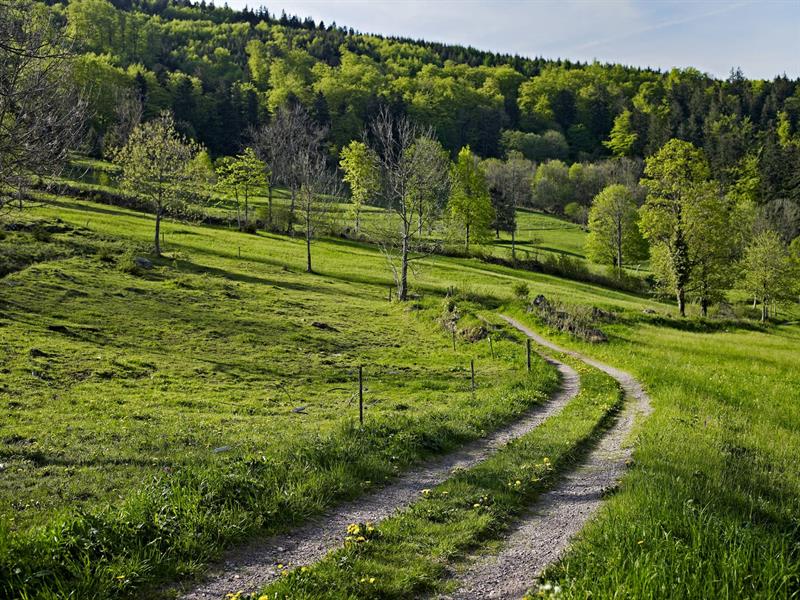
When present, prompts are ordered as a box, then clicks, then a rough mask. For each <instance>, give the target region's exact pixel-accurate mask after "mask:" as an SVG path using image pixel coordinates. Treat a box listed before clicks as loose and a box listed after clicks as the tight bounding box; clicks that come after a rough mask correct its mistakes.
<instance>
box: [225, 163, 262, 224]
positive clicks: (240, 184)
mask: <svg viewBox="0 0 800 600" xmlns="http://www.w3.org/2000/svg"><path fill="white" fill-rule="evenodd" d="M265 171H266V165H265V164H264V162H263V161H261V160H260V159H259V158H258V156H256V153H255V151H254V150H253V149H252V148H245V150H244V152H242V153H241V154H239V155H237V156H226V157H224V158H223V159H221V160H220V162H219V165H218V166H217V188H218V189H219V190H221V191H222V192H223V193H228V194H232V195H233V197H234V200H236V218H237V220H238V225H239V229H247V227H248V225H249V223H250V216H249V215H250V211H249V207H250V196H252V195H253V192H254V191H255V190H257V189H258V188H261V187H264V186H266V185H267V179H266V175H265ZM240 200H244V223H242V220H241V216H240V211H239V204H240Z"/></svg>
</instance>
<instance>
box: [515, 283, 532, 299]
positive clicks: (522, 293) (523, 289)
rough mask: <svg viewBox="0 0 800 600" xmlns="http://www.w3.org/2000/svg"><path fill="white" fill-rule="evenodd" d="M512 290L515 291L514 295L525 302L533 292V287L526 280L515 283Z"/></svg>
mask: <svg viewBox="0 0 800 600" xmlns="http://www.w3.org/2000/svg"><path fill="white" fill-rule="evenodd" d="M512 292H513V293H514V297H515V298H516V299H517V300H519V301H521V302H525V301H527V300H528V296H530V294H531V289H530V287H528V284H527V283H525V282H524V281H518V282H517V283H515V284H514V287H513V288H512Z"/></svg>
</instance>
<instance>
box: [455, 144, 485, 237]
mask: <svg viewBox="0 0 800 600" xmlns="http://www.w3.org/2000/svg"><path fill="white" fill-rule="evenodd" d="M451 181H452V187H451V191H450V200H449V201H448V207H449V209H450V215H451V216H452V217H453V219H454V220H455V222H456V223H458V224H459V225H461V226H462V227H463V228H464V248H465V249H466V251H467V252H469V243H470V237H471V238H472V239H473V240H475V239H478V240H480V239H484V238H486V237H487V234H488V233H489V231H490V229H489V228H490V227H491V224H492V221H493V220H494V209H493V208H492V200H491V198H490V196H489V189H488V187H487V185H486V176H485V175H484V173H483V171H482V170H481V168H480V164H479V163H478V157H476V156H475V155H474V154H473V153H472V151H471V150H470V149H469V146H465V147H464V148H462V149H461V150H460V151H459V153H458V158H457V159H456V163H455V164H454V165H453V170H452V175H451Z"/></svg>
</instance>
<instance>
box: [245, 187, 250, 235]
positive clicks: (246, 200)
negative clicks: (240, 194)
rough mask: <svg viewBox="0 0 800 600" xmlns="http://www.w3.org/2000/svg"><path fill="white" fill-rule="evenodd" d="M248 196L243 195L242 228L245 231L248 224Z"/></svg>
mask: <svg viewBox="0 0 800 600" xmlns="http://www.w3.org/2000/svg"><path fill="white" fill-rule="evenodd" d="M247 196H248V194H245V195H244V227H245V229H247V226H248V225H249V224H250V206H249V202H248V200H249V198H248V197H247Z"/></svg>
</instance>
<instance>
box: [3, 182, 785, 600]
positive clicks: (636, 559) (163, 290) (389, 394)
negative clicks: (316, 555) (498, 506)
mask: <svg viewBox="0 0 800 600" xmlns="http://www.w3.org/2000/svg"><path fill="white" fill-rule="evenodd" d="M526 218H529V219H530V221H529V222H528V224H527V225H526V227H528V228H529V230H532V229H534V228H535V227H537V224H538V226H540V225H541V221H539V220H538V216H537V215H528V216H526ZM58 219H61V221H58ZM151 220H152V217H151V216H149V215H146V214H141V213H135V212H132V211H128V210H124V209H120V208H115V207H109V206H105V205H98V204H92V203H88V202H83V201H77V200H73V199H69V198H64V197H61V198H51V199H50V202H49V203H48V204H46V205H43V206H41V207H39V208H35V209H32V210H30V211H28V212H26V213H24V214H23V215H14V216H13V217H10V218H9V217H6V220H5V223H4V227H3V234H2V235H3V239H2V240H0V248H2V259H3V261H4V264H6V265H13V272H12V273H10V274H9V275H6V276H5V277H4V278H3V279H2V281H0V331H2V347H3V352H2V360H1V362H0V369H2V372H3V375H4V377H3V382H2V384H0V385H1V387H0V410H2V412H3V421H2V426H0V427H1V428H0V457H2V458H0V462H2V463H3V466H2V475H3V477H2V479H0V514H2V519H0V534H2V535H0V575H2V576H1V577H0V580H2V581H3V582H4V586H5V589H4V594H5V595H7V596H15V595H20V592H19V590H22V589H28V590H30V594H29V595H30V597H37V594H38V595H39V597H57V596H58V595H59V594H61V593H65V592H66V590H67V589H78V593H79V595H80V596H81V597H103V596H109V595H121V594H125V593H137V592H138V593H140V594H141V593H143V592H142V590H147V589H148V588H147V587H146V586H147V583H148V582H149V581H153V580H157V579H159V578H164V577H168V578H173V577H179V576H186V575H188V574H192V573H194V572H196V571H197V570H198V569H199V568H200V565H201V564H202V563H203V562H204V561H206V560H208V558H209V557H211V556H213V555H214V554H215V552H216V551H217V549H218V548H219V547H220V546H221V545H223V544H227V543H231V542H232V541H234V540H236V539H240V538H243V537H246V536H247V535H250V534H252V533H253V532H254V531H256V530H257V529H259V528H264V529H267V530H274V529H276V528H281V527H287V526H290V525H291V524H292V523H295V522H298V521H300V520H302V519H304V518H305V517H306V516H308V515H309V514H311V513H314V512H316V511H318V510H320V509H321V508H322V507H323V506H325V505H327V504H329V503H331V502H333V501H335V500H337V499H339V498H345V497H352V496H355V495H357V494H359V493H360V492H361V491H362V490H364V489H366V488H369V487H371V486H373V485H375V484H376V482H380V481H382V480H383V479H384V478H386V477H391V475H392V474H393V473H394V472H396V471H397V470H398V469H402V468H406V467H407V466H408V465H410V464H411V463H412V462H414V461H416V460H419V459H420V458H422V457H424V456H426V455H429V454H431V453H433V452H438V451H441V450H444V449H447V448H452V447H455V446H456V445H458V444H460V443H462V442H464V441H465V440H468V439H471V438H474V437H476V436H479V435H481V432H482V431H485V430H487V429H489V428H493V427H496V426H498V425H499V424H500V423H502V422H505V421H508V420H510V419H512V418H513V417H514V416H515V415H518V414H519V413H520V412H521V411H523V410H524V409H525V408H526V407H528V406H531V405H532V404H533V403H535V402H537V401H540V400H541V399H542V398H543V397H544V396H545V394H546V393H547V391H548V390H550V389H552V386H553V384H554V375H553V372H552V370H551V369H549V368H547V367H546V366H545V365H544V364H543V363H537V365H536V369H535V371H534V374H533V375H532V376H530V377H528V376H526V375H525V374H524V373H523V372H522V365H523V354H522V352H521V348H520V345H519V343H518V342H517V341H515V340H513V339H510V338H509V339H503V338H501V337H497V339H494V340H493V347H494V352H495V353H496V358H494V359H492V357H491V348H490V346H489V343H488V340H486V339H485V338H482V337H481V330H480V328H481V327H482V326H483V322H482V321H481V320H480V319H479V318H478V317H479V316H482V315H484V314H489V313H491V312H492V311H493V310H496V309H500V308H501V307H502V310H506V311H511V312H515V311H516V313H517V314H518V316H520V317H522V318H525V319H528V320H529V322H530V323H531V325H533V326H534V327H538V328H540V329H542V326H541V325H540V324H538V323H537V322H536V321H535V320H532V319H531V317H530V316H528V315H526V314H522V313H520V312H519V311H521V306H520V305H519V304H517V302H516V301H515V300H514V295H513V293H512V288H513V286H514V284H516V283H519V282H527V283H528V284H529V285H530V288H531V292H532V294H538V293H543V294H545V295H546V296H548V297H550V298H556V299H559V298H560V299H561V300H565V301H568V302H569V303H570V304H573V305H581V306H585V307H590V306H599V307H602V308H604V309H606V310H611V311H614V313H615V314H616V318H615V321H614V322H613V323H611V324H603V325H601V326H602V328H603V329H604V331H605V332H606V333H607V334H608V335H609V336H610V343H608V344H606V345H586V344H582V343H580V342H579V341H577V340H576V339H573V338H567V337H563V336H561V335H560V334H557V333H556V332H553V331H547V334H548V335H550V336H553V337H556V338H558V337H561V338H562V339H561V340H560V341H561V342H562V343H563V344H565V345H568V346H573V347H576V348H580V349H582V350H583V351H585V352H586V353H587V354H590V355H594V356H597V357H598V358H602V359H603V360H605V361H606V362H609V363H611V364H614V365H616V366H620V367H623V368H627V369H629V370H630V371H631V372H633V373H634V374H635V375H637V376H638V377H640V378H641V380H642V381H643V382H644V383H645V385H646V386H647V388H648V390H649V391H650V393H651V395H652V397H653V399H654V402H655V408H656V412H655V413H654V415H653V416H652V417H651V418H650V419H649V420H648V421H647V422H646V423H645V424H644V425H643V427H642V429H641V432H640V435H639V437H638V439H637V442H638V444H639V447H638V449H637V451H636V454H635V464H634V465H633V467H632V469H631V471H630V473H629V474H628V475H627V477H626V478H625V480H624V482H623V485H622V486H621V489H620V490H619V492H618V494H616V495H615V496H614V497H613V498H612V499H611V501H610V502H609V503H608V506H607V509H606V510H605V511H604V513H603V514H602V516H601V517H600V519H599V520H598V521H597V522H596V523H595V524H594V525H592V526H590V527H589V529H588V530H587V531H586V532H585V534H584V536H583V538H582V541H581V542H580V543H579V544H578V545H576V547H575V549H574V551H573V552H572V553H571V554H570V555H569V556H568V557H567V559H565V561H563V562H562V563H561V564H560V565H558V566H557V567H556V568H555V569H553V570H552V571H551V572H550V573H549V575H548V576H549V577H551V578H553V579H558V580H559V581H560V582H561V585H562V586H563V587H565V588H566V589H567V594H568V595H570V596H574V597H585V596H586V595H587V594H590V593H591V594H592V595H593V596H595V597H605V596H608V595H610V594H611V593H613V591H614V590H620V589H622V590H624V593H625V594H627V595H629V596H631V597H642V596H644V597H647V596H661V597H663V596H664V595H666V594H667V590H677V592H676V594H677V595H679V596H684V597H697V598H706V597H709V596H720V595H722V596H723V597H724V596H727V597H743V596H770V597H792V594H796V592H797V589H798V585H800V580H799V579H798V577H799V575H798V564H800V560H798V558H799V557H798V548H797V532H798V529H797V523H798V518H799V517H800V506H799V505H798V498H800V473H798V468H797V463H796V459H795V458H794V457H796V456H797V455H798V453H800V434H798V431H800V413H799V412H798V406H800V404H799V403H798V400H800V398H798V396H797V392H796V390H797V389H800V379H798V371H797V368H796V359H797V353H796V348H797V344H798V341H800V328H798V327H797V325H782V326H778V327H773V328H762V327H756V326H751V325H748V324H747V323H737V322H725V321H696V320H687V321H681V320H678V319H677V318H675V316H674V310H673V309H672V307H671V306H668V305H664V304H660V303H658V302H655V301H650V300H647V299H645V298H642V297H638V296H632V295H629V294H625V293H622V292H616V291H612V290H607V289H603V288H598V287H594V286H591V285H588V284H582V283H576V282H571V281H567V280H563V279H559V278H556V277H550V276H546V275H541V274H534V273H528V272H521V271H515V270H513V269H511V268H507V267H502V266H498V265H490V264H486V263H484V262H480V261H477V260H475V259H463V258H444V257H433V258H431V259H429V260H427V261H426V262H425V263H424V265H423V266H422V268H421V270H420V272H419V273H418V274H417V275H416V276H415V277H414V280H413V284H414V290H415V291H416V292H417V293H418V294H419V298H417V299H415V300H413V301H412V302H410V303H408V304H407V305H398V304H389V303H388V302H387V300H386V295H387V290H388V286H389V285H390V281H391V280H390V276H389V270H388V268H387V267H386V264H385V261H384V259H383V257H382V256H381V255H380V254H379V253H378V252H376V251H375V249H374V248H372V247H370V246H364V245H359V244H357V243H353V242H346V241H341V240H327V241H321V242H319V243H317V244H315V247H314V251H315V253H316V257H317V258H316V265H317V269H318V273H317V274H315V275H307V274H305V273H303V272H302V269H303V267H304V251H305V249H304V245H303V241H302V240H298V239H292V238H289V237H285V236H276V235H271V234H263V233H259V234H257V235H249V234H243V233H239V232H235V231H232V230H228V229H224V228H211V227H203V226H193V225H186V224H179V223H174V222H168V223H167V225H166V252H167V256H166V257H165V258H164V259H163V260H160V261H156V264H155V265H154V268H152V269H142V268H137V267H135V265H134V263H133V258H134V257H135V256H139V255H141V256H144V255H145V254H146V251H147V243H148V242H149V240H150V236H151V231H152V222H151ZM553 235H554V236H555V237H558V238H559V239H560V240H561V242H559V243H561V244H563V246H561V247H562V248H564V249H565V251H569V250H568V248H569V244H570V243H572V244H573V246H572V248H573V250H574V249H575V245H574V244H575V243H577V242H576V239H577V232H574V231H570V229H569V228H564V230H561V229H559V230H557V231H556V233H554V234H553ZM570 240H571V241H570ZM554 244H555V242H553V243H550V244H549V245H551V246H554ZM239 249H241V258H240V257H239ZM453 286H454V287H455V288H456V289H457V295H456V296H455V301H456V304H457V305H458V306H459V309H460V310H461V311H463V313H464V315H465V316H464V317H462V320H461V321H460V322H459V330H460V333H459V336H458V340H457V350H456V351H455V352H453V350H452V346H451V344H452V340H451V337H450V335H449V333H448V332H446V331H445V330H444V329H443V328H442V327H441V325H440V324H439V323H438V322H437V318H439V317H441V316H442V311H443V305H442V298H443V296H444V294H445V292H446V291H447V290H448V289H449V288H451V287H453ZM645 308H649V309H651V310H654V311H655V314H644V313H643V312H642V311H643V309H645ZM542 330H543V329H542ZM470 358H474V359H475V360H476V365H477V382H478V391H477V394H476V397H475V398H474V399H473V398H472V395H471V394H470V392H469V379H468V373H469V360H470ZM358 364H364V365H365V373H366V401H367V409H366V429H365V433H360V432H358V429H357V428H356V427H354V425H353V422H354V420H355V418H356V415H357V408H356V405H355V403H354V402H353V401H352V395H353V392H354V391H355V390H356V389H357V384H356V375H355V371H354V368H355V367H356V366H357V365H358ZM300 407H306V408H305V409H304V410H303V411H301V412H294V411H293V409H299V408H300ZM304 413H305V414H304ZM503 518H504V519H505V518H506V517H503ZM431 535H434V536H435V535H444V532H441V533H440V534H436V533H435V532H432V533H431ZM442 539H444V538H442ZM142 540H155V541H154V542H153V543H152V544H147V545H144V544H142ZM434 541H435V540H434ZM459 553H460V551H458V552H454V553H453V554H452V555H448V557H447V560H449V561H455V560H457V558H458V556H459ZM99 557H103V558H102V559H101V558H99ZM394 558H396V559H397V560H398V561H400V564H402V560H409V561H411V560H413V559H414V557H413V556H411V555H407V556H401V557H394ZM76 582H78V583H76ZM70 586H71V587H70ZM76 586H77V588H76ZM344 587H346V586H344ZM12 589H13V590H15V592H14V593H12V592H11V590H12Z"/></svg>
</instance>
